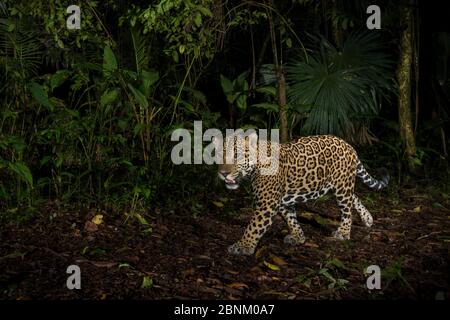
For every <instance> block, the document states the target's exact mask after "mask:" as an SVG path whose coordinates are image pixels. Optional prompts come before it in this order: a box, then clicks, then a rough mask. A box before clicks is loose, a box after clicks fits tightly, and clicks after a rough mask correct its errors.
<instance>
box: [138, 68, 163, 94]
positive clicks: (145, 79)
mask: <svg viewBox="0 0 450 320" xmlns="http://www.w3.org/2000/svg"><path fill="white" fill-rule="evenodd" d="M158 80H159V72H158V71H155V70H149V71H147V70H142V73H141V81H142V89H143V90H142V92H143V94H144V95H145V96H146V97H148V96H149V95H150V88H151V86H153V85H154V84H155V83H156V82H157V81H158Z"/></svg>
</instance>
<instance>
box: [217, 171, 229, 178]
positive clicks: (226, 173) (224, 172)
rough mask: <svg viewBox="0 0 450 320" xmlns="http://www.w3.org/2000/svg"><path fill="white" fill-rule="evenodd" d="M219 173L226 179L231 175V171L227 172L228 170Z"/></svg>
mask: <svg viewBox="0 0 450 320" xmlns="http://www.w3.org/2000/svg"><path fill="white" fill-rule="evenodd" d="M219 173H220V174H221V175H222V176H224V177H226V176H227V175H229V174H230V171H227V170H220V171H219Z"/></svg>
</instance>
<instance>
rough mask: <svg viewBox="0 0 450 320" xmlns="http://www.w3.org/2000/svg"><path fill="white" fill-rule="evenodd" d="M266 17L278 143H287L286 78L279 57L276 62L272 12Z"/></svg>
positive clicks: (271, 0)
mask: <svg viewBox="0 0 450 320" xmlns="http://www.w3.org/2000/svg"><path fill="white" fill-rule="evenodd" d="M269 3H270V6H271V7H273V0H270V1H269ZM267 16H268V19H269V31H270V40H271V43H272V54H273V65H274V68H275V74H276V77H277V82H278V104H279V106H280V111H279V115H280V122H279V129H280V142H281V143H283V142H287V141H289V126H288V120H287V99H286V77H285V75H284V70H283V63H282V60H283V59H282V57H280V60H281V62H280V61H279V60H278V50H277V37H276V35H275V26H274V21H273V16H272V11H270V10H267Z"/></svg>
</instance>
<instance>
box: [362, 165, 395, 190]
mask: <svg viewBox="0 0 450 320" xmlns="http://www.w3.org/2000/svg"><path fill="white" fill-rule="evenodd" d="M378 175H379V176H380V177H381V179H379V180H377V179H375V178H373V177H372V176H371V175H370V174H369V173H368V172H367V171H366V169H365V168H364V166H363V164H362V163H361V161H359V160H358V163H357V165H356V176H357V177H359V178H361V180H362V181H363V182H364V183H365V184H366V185H368V186H369V188H372V189H375V190H380V189H383V188H385V187H386V186H387V185H388V183H389V179H390V177H389V173H388V171H387V170H386V168H380V169H378Z"/></svg>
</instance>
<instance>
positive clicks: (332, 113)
mask: <svg viewBox="0 0 450 320" xmlns="http://www.w3.org/2000/svg"><path fill="white" fill-rule="evenodd" d="M377 40H378V39H377V36H376V35H375V34H374V33H353V34H351V35H350V36H349V37H348V38H347V39H346V40H345V42H344V44H343V47H342V50H338V49H337V48H336V47H334V46H333V45H332V44H331V43H330V42H329V41H327V40H326V39H325V38H323V37H319V38H316V37H312V41H313V44H314V46H313V49H312V50H311V52H310V53H309V54H308V57H307V58H306V57H305V56H304V55H302V54H299V55H298V56H297V57H296V58H294V59H293V60H292V61H291V63H290V64H289V66H288V67H287V68H286V69H287V71H288V80H289V83H290V88H289V91H288V95H289V101H290V106H291V109H292V110H295V111H296V112H298V113H302V114H304V116H305V117H306V120H305V121H304V124H303V127H302V131H303V132H304V133H305V134H327V133H332V134H337V135H340V136H344V137H346V138H349V137H351V136H352V135H353V134H354V133H355V128H357V127H358V124H359V123H361V121H363V120H362V119H370V118H371V117H373V116H375V115H376V114H377V113H378V112H379V110H380V105H381V102H382V98H386V97H388V95H389V93H390V92H392V90H393V89H394V81H393V71H392V62H391V61H390V60H389V56H388V55H387V54H386V53H384V52H383V51H382V47H381V46H380V44H379V41H377Z"/></svg>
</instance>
